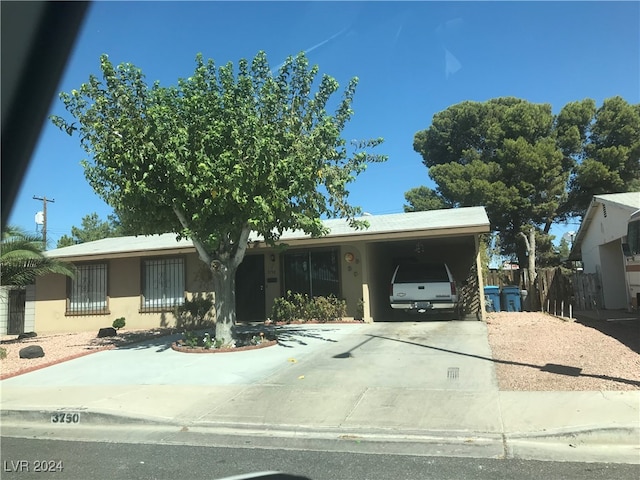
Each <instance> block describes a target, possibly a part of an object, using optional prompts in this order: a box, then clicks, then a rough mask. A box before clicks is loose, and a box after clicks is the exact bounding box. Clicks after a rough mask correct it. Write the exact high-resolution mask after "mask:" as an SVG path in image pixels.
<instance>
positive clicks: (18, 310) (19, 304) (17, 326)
mask: <svg viewBox="0 0 640 480" xmlns="http://www.w3.org/2000/svg"><path fill="white" fill-rule="evenodd" d="M26 300H27V292H26V291H25V290H23V289H20V290H9V326H8V329H7V333H8V334H9V335H19V334H21V333H24V306H25V302H26Z"/></svg>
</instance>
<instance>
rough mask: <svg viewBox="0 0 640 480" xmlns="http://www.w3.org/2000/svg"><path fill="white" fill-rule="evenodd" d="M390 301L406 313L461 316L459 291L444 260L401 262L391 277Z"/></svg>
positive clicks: (396, 308)
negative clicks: (440, 261) (439, 261)
mask: <svg viewBox="0 0 640 480" xmlns="http://www.w3.org/2000/svg"><path fill="white" fill-rule="evenodd" d="M389 302H390V303H391V308H393V309H394V310H401V311H405V312H407V313H423V314H430V315H436V314H442V315H443V316H445V315H446V316H451V317H458V316H459V301H458V290H457V287H456V283H455V280H454V278H453V275H451V271H450V270H449V267H448V266H447V265H446V264H445V263H402V264H400V265H398V266H396V269H395V271H394V272H393V277H392V278H391V286H390V292H389Z"/></svg>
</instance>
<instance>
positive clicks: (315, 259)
mask: <svg viewBox="0 0 640 480" xmlns="http://www.w3.org/2000/svg"><path fill="white" fill-rule="evenodd" d="M282 258H283V260H282V270H283V277H284V291H285V292H288V291H291V292H293V293H302V294H305V293H306V294H307V295H309V296H310V297H320V296H323V297H326V296H329V295H334V296H336V297H339V296H340V271H339V268H338V251H337V250H336V249H332V250H311V251H301V252H289V253H285V254H284V255H283V257H282Z"/></svg>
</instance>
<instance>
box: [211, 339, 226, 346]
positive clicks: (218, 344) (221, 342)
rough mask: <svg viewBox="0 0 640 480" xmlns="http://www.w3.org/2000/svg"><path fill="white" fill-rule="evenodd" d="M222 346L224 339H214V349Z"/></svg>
mask: <svg viewBox="0 0 640 480" xmlns="http://www.w3.org/2000/svg"><path fill="white" fill-rule="evenodd" d="M223 345H224V338H216V339H215V341H214V342H213V346H214V348H220V347H222V346H223Z"/></svg>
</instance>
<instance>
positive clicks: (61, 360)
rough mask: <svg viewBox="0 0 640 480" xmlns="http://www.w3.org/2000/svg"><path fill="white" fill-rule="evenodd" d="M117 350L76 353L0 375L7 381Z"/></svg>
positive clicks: (109, 348) (104, 348)
mask: <svg viewBox="0 0 640 480" xmlns="http://www.w3.org/2000/svg"><path fill="white" fill-rule="evenodd" d="M116 348H118V347H116V346H114V345H108V346H106V347H100V348H96V349H93V350H90V351H88V352H82V353H76V354H75V355H70V356H68V357H64V358H59V359H58V360H52V361H51V362H48V363H42V364H40V365H34V366H32V367H26V368H24V369H22V370H19V371H17V372H12V373H5V374H4V375H0V381H2V380H7V379H8V378H13V377H17V376H18V375H24V374H25V373H31V372H35V371H36V370H40V369H42V368H47V367H52V366H54V365H58V364H59V363H64V362H68V361H70V360H75V359H76V358H81V357H86V356H87V355H91V354H93V353H99V352H104V351H106V350H114V349H116Z"/></svg>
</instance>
